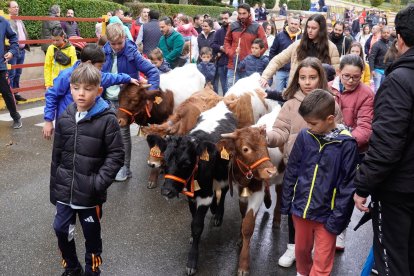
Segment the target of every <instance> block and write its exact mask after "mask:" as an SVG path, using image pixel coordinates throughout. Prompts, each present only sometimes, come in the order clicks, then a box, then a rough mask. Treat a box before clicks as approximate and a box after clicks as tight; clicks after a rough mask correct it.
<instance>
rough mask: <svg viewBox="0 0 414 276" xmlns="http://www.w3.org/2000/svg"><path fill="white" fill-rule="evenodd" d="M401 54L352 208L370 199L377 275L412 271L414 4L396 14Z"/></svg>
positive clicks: (384, 90) (380, 95)
mask: <svg viewBox="0 0 414 276" xmlns="http://www.w3.org/2000/svg"><path fill="white" fill-rule="evenodd" d="M395 26H396V32H397V49H398V52H399V54H401V56H400V57H399V58H398V59H397V60H396V61H395V62H394V63H393V64H392V65H391V66H390V67H389V69H387V72H386V75H387V77H386V78H385V81H384V82H383V83H382V85H381V87H380V89H379V90H378V92H377V95H376V97H375V106H374V120H373V122H372V136H371V140H370V143H369V149H368V152H367V153H366V156H365V160H364V161H363V162H362V164H361V166H360V167H359V170H358V172H357V175H356V178H355V185H356V193H355V195H354V201H355V205H356V207H357V208H358V209H359V210H361V211H364V212H368V211H369V209H368V208H367V207H366V206H365V203H366V201H367V197H368V196H369V195H371V199H372V208H371V210H370V212H372V225H373V229H374V256H375V264H376V266H377V269H378V272H379V275H391V276H392V275H414V227H413V225H414V181H413V179H414V111H413V110H414V109H413V106H414V79H413V76H414V5H411V6H409V7H407V8H405V9H403V10H401V11H400V12H399V13H398V14H397V16H396V18H395Z"/></svg>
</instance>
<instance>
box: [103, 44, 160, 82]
mask: <svg viewBox="0 0 414 276" xmlns="http://www.w3.org/2000/svg"><path fill="white" fill-rule="evenodd" d="M103 50H104V52H105V63H104V65H103V66H102V72H111V69H112V62H113V58H112V53H113V51H112V48H111V45H109V42H107V43H106V44H105V46H104V48H103ZM116 55H117V61H118V73H125V74H128V75H129V76H130V77H131V78H134V79H139V75H138V74H139V72H142V73H144V75H145V76H147V78H148V83H149V84H151V87H150V88H149V89H150V90H155V89H158V86H159V85H160V73H159V72H158V69H157V67H155V66H154V65H153V64H152V63H151V62H149V61H148V60H147V59H145V58H144V57H143V56H142V55H141V54H140V53H139V52H138V49H137V46H136V45H135V43H134V42H132V41H131V40H129V39H126V40H125V47H124V49H122V50H121V51H119V52H118V53H116Z"/></svg>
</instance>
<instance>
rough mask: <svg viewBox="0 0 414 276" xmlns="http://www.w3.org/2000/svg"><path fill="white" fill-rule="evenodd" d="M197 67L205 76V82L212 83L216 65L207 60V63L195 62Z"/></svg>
mask: <svg viewBox="0 0 414 276" xmlns="http://www.w3.org/2000/svg"><path fill="white" fill-rule="evenodd" d="M197 69H198V71H200V72H201V74H203V75H204V77H205V78H206V83H207V82H211V83H213V81H214V76H215V75H216V65H214V63H212V62H208V63H205V62H200V63H199V64H197Z"/></svg>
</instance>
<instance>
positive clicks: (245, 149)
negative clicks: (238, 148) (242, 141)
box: [242, 146, 250, 153]
mask: <svg viewBox="0 0 414 276" xmlns="http://www.w3.org/2000/svg"><path fill="white" fill-rule="evenodd" d="M242 149H243V152H244V153H247V152H249V150H250V149H249V148H248V147H246V146H244V147H243V148H242Z"/></svg>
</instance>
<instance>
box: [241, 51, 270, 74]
mask: <svg viewBox="0 0 414 276" xmlns="http://www.w3.org/2000/svg"><path fill="white" fill-rule="evenodd" d="M268 64H269V58H268V57H267V56H261V57H255V56H253V55H248V56H247V57H246V58H245V59H243V60H242V61H240V63H239V64H238V65H237V69H238V70H240V71H245V72H246V77H248V76H250V75H251V74H253V73H256V72H258V73H259V74H260V75H261V74H262V73H263V71H264V69H266V66H267V65H268Z"/></svg>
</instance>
